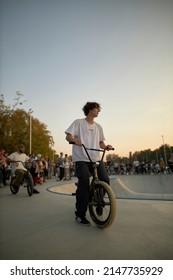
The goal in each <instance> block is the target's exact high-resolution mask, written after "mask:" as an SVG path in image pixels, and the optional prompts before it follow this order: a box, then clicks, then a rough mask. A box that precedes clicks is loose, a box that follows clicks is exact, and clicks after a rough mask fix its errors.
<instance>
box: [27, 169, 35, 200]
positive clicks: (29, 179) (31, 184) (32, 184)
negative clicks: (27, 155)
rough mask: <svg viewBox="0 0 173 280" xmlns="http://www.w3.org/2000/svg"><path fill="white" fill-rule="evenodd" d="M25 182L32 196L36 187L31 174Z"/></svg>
mask: <svg viewBox="0 0 173 280" xmlns="http://www.w3.org/2000/svg"><path fill="white" fill-rule="evenodd" d="M25 182H26V187H27V192H28V195H29V196H31V195H32V194H33V187H34V182H33V179H32V175H31V174H28V175H27V177H26V178H25Z"/></svg>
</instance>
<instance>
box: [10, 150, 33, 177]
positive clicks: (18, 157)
mask: <svg viewBox="0 0 173 280" xmlns="http://www.w3.org/2000/svg"><path fill="white" fill-rule="evenodd" d="M8 158H10V159H11V160H16V161H17V160H20V161H22V162H26V161H28V160H29V157H28V156H27V155H26V154H24V153H22V154H20V153H18V152H14V153H12V154H11V155H9V156H8ZM16 169H23V170H26V168H25V167H24V166H23V164H22V163H21V162H12V163H11V172H12V174H14V172H15V170H16Z"/></svg>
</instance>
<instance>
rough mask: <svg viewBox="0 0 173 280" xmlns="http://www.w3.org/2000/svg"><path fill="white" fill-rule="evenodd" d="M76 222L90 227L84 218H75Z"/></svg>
mask: <svg viewBox="0 0 173 280" xmlns="http://www.w3.org/2000/svg"><path fill="white" fill-rule="evenodd" d="M76 222H77V223H78V224H81V225H84V226H90V222H89V221H88V220H87V219H86V218H85V217H83V218H81V217H78V216H76Z"/></svg>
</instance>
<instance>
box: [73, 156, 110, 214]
mask: <svg viewBox="0 0 173 280" xmlns="http://www.w3.org/2000/svg"><path fill="white" fill-rule="evenodd" d="M97 171H98V177H99V179H100V180H101V181H104V182H106V183H108V184H109V177H108V174H107V172H106V169H105V166H104V163H103V162H101V163H100V164H99V166H98V167H97ZM92 172H93V168H92V163H90V162H85V161H77V162H76V176H77V178H78V187H77V190H76V212H75V213H76V215H77V216H79V217H85V215H86V211H87V206H88V195H89V178H90V175H91V173H92Z"/></svg>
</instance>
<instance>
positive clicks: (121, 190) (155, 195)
mask: <svg viewBox="0 0 173 280" xmlns="http://www.w3.org/2000/svg"><path fill="white" fill-rule="evenodd" d="M76 181H77V178H73V179H72V180H71V181H68V182H67V181H64V182H57V183H56V185H55V186H51V187H49V188H48V190H49V191H50V192H53V193H57V194H62V195H69V196H72V194H73V193H75V191H76V186H75V182H76ZM110 183H111V187H112V189H113V191H114V192H115V196H116V198H117V199H144V200H167V201H173V174H170V175H129V176H127V175H121V176H110Z"/></svg>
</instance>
